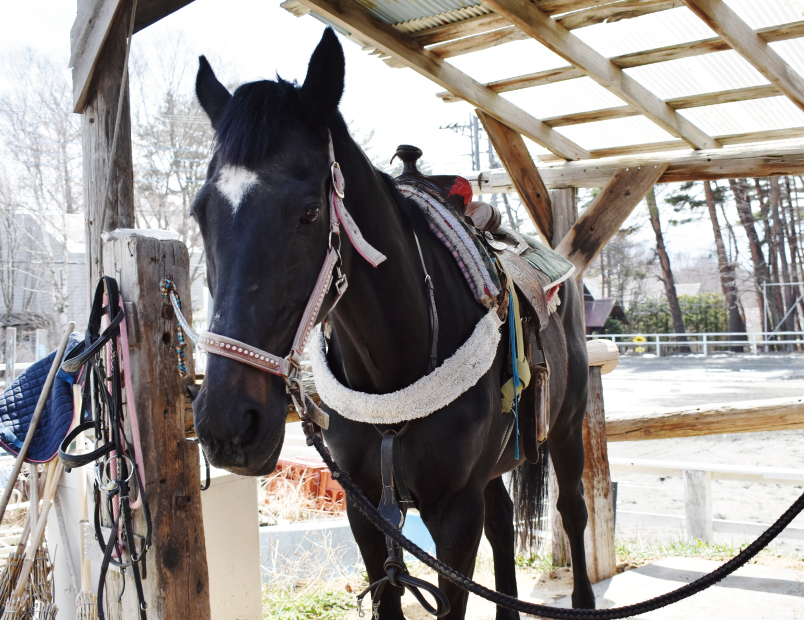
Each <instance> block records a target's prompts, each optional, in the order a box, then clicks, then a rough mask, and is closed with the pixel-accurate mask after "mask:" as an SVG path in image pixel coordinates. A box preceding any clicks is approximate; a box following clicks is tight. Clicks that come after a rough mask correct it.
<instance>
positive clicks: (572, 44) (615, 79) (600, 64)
mask: <svg viewBox="0 0 804 620" xmlns="http://www.w3.org/2000/svg"><path fill="white" fill-rule="evenodd" d="M485 4H486V5H487V6H490V7H491V8H493V9H494V10H495V12H497V13H499V14H501V15H504V16H505V17H507V18H508V19H510V20H511V22H513V24H514V25H515V26H518V27H519V28H520V29H521V30H522V31H523V32H526V33H527V34H529V35H530V36H531V37H533V38H534V39H536V40H537V41H539V42H540V43H541V44H542V45H544V46H546V47H547V48H548V49H550V50H552V51H553V52H555V53H556V54H558V55H559V56H561V57H562V58H564V59H565V60H567V61H568V62H570V63H572V64H573V65H575V66H576V67H579V68H581V69H583V70H584V72H586V74H587V75H588V76H589V77H591V78H592V79H593V80H595V81H596V82H597V83H598V84H600V85H601V86H603V87H604V88H606V89H608V90H609V91H611V92H612V93H614V94H615V95H617V96H618V97H620V98H621V99H622V100H623V101H625V102H626V103H628V104H629V105H631V106H633V107H634V108H635V109H637V110H639V112H640V113H641V114H643V115H644V116H645V117H646V118H648V119H649V120H651V121H653V122H654V123H656V124H657V125H658V126H659V127H661V128H662V129H664V130H665V131H667V132H668V133H670V134H671V135H674V136H676V137H679V138H681V139H683V140H685V141H686V142H688V143H689V144H690V145H691V146H693V147H694V148H698V149H712V148H717V147H718V146H720V145H719V144H718V142H717V141H716V140H715V139H714V138H712V137H711V136H708V135H707V134H706V133H705V132H703V131H701V130H700V129H699V128H698V127H696V126H695V125H694V124H693V123H691V122H690V121H688V120H687V119H686V118H684V117H683V116H681V115H680V114H676V111H675V110H673V109H672V108H671V107H670V106H668V105H667V104H666V103H665V102H664V101H662V100H661V99H659V97H657V96H656V95H654V94H653V93H652V92H651V91H649V90H648V89H647V88H645V87H644V86H642V84H640V83H639V82H637V81H636V80H635V79H634V78H632V77H631V76H630V75H628V74H626V73H624V72H623V70H622V69H620V68H619V67H618V66H617V65H615V64H614V63H612V62H611V61H610V60H609V59H608V58H606V57H605V56H603V55H602V54H600V53H599V52H597V51H596V50H594V49H593V48H592V47H590V46H589V45H587V44H586V43H584V42H583V41H582V40H581V39H579V38H578V37H576V36H575V35H573V34H572V33H571V32H570V31H569V30H567V29H566V28H564V27H563V26H562V25H561V24H558V23H556V22H555V20H553V19H551V18H550V17H548V16H547V15H546V14H544V13H542V12H541V11H540V10H539V9H538V8H536V6H534V5H533V4H531V3H530V2H518V1H517V0H486V3H485Z"/></svg>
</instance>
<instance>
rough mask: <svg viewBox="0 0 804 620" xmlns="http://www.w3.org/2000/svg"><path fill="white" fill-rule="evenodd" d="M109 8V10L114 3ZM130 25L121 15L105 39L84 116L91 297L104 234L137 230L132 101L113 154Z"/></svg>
mask: <svg viewBox="0 0 804 620" xmlns="http://www.w3.org/2000/svg"><path fill="white" fill-rule="evenodd" d="M105 4H106V5H111V2H106V3H105ZM126 22H127V20H126V19H125V15H123V14H121V15H119V19H116V20H115V21H114V22H113V24H112V26H111V28H110V30H109V32H108V33H107V35H106V40H105V44H104V46H103V54H102V55H101V57H100V58H99V61H98V63H97V64H96V65H95V67H94V76H95V77H94V79H93V82H92V84H93V86H92V91H91V94H90V93H88V96H87V98H86V101H85V104H84V108H83V115H82V117H81V143H82V151H83V179H84V183H83V186H84V204H85V205H86V213H87V229H86V240H87V248H86V255H87V267H88V272H89V280H88V282H89V288H90V290H89V292H88V294H89V295H91V294H92V292H93V291H94V290H95V283H96V282H97V278H98V274H99V263H98V260H99V248H100V243H101V235H102V234H103V233H104V232H108V231H111V230H115V229H116V228H133V227H134V225H135V222H134V163H133V159H132V151H131V113H130V106H129V97H128V96H126V97H125V99H124V101H123V108H122V116H121V119H120V131H119V136H118V140H117V151H116V152H115V153H112V143H113V141H114V126H115V120H116V118H117V102H118V98H119V96H120V89H121V87H122V77H123V76H122V68H123V62H124V59H125V55H126V37H127V35H128V24H127V23H126ZM111 160H113V161H114V169H113V171H112V177H111V183H110V184H109V187H108V188H107V187H106V175H107V173H108V168H109V161H111ZM104 191H108V193H109V208H108V209H106V214H105V217H104V207H105V200H104Z"/></svg>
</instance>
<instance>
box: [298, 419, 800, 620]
mask: <svg viewBox="0 0 804 620" xmlns="http://www.w3.org/2000/svg"><path fill="white" fill-rule="evenodd" d="M299 413H300V416H302V415H303V413H302V412H301V411H300V412H299ZM302 420H303V422H302V428H303V429H304V433H305V435H306V436H307V444H308V445H312V446H315V449H316V450H317V451H318V453H319V454H320V455H321V458H322V459H324V462H325V463H326V464H327V467H329V469H330V471H331V472H332V477H333V478H334V479H335V480H337V481H338V482H339V483H340V484H341V486H342V487H343V489H344V491H345V492H346V494H347V495H348V496H349V498H350V499H351V500H352V501H353V502H354V505H355V506H356V507H357V509H358V510H360V512H362V513H363V515H364V516H365V517H366V518H367V519H368V520H369V521H371V523H373V524H374V526H375V527H376V528H377V529H379V530H380V531H381V532H382V533H383V534H385V535H386V536H387V537H388V538H390V539H391V540H393V541H394V542H395V543H396V544H398V545H399V546H400V547H401V548H403V549H405V550H406V551H407V552H408V553H410V554H411V555H412V556H414V557H415V558H417V559H418V560H420V561H421V562H422V563H423V564H425V565H426V566H428V567H430V568H432V569H433V570H434V571H436V572H437V573H438V574H439V575H441V576H442V577H444V578H446V579H448V580H450V581H451V582H452V583H454V584H455V585H457V586H458V587H460V588H463V589H464V590H466V591H467V592H471V593H472V594H476V595H477V596H480V597H482V598H484V599H486V600H488V601H491V602H492V603H494V604H496V605H499V606H501V607H505V608H507V609H511V610H513V611H518V612H521V613H526V614H532V615H535V616H542V617H544V618H551V619H555V620H617V619H619V618H628V617H630V616H637V615H640V614H645V613H648V612H651V611H655V610H657V609H660V608H661V607H666V606H667V605H670V604H672V603H677V602H678V601H681V600H683V599H685V598H689V597H690V596H692V595H693V594H697V593H698V592H701V591H703V590H705V589H707V588H709V587H711V586H713V585H714V584H716V583H717V582H719V581H721V580H722V579H724V578H726V577H728V576H729V575H731V574H732V573H733V572H734V571H736V570H737V569H738V568H740V567H741V566H744V565H745V564H746V563H748V562H749V561H750V560H751V559H752V558H753V557H754V556H756V555H757V554H758V553H759V552H760V551H762V549H764V548H765V547H766V546H767V545H768V544H769V543H770V542H772V541H773V539H774V538H776V537H777V536H778V535H779V534H780V533H781V532H782V530H784V528H786V527H787V526H788V525H790V523H791V522H792V521H793V519H795V518H796V517H797V516H798V515H799V514H800V513H801V512H802V510H804V493H802V495H801V496H800V497H799V498H798V499H797V500H796V501H795V502H793V504H792V505H791V506H790V508H788V509H787V510H786V511H785V512H784V514H783V515H782V516H781V517H779V518H778V519H777V520H776V522H775V523H774V524H773V525H771V526H770V527H769V528H768V529H767V530H765V531H764V532H763V533H762V534H761V535H760V536H759V537H758V538H757V539H756V540H755V541H754V542H752V543H751V544H750V545H748V547H746V548H745V549H744V550H743V551H741V552H740V553H739V554H738V555H736V556H735V557H733V558H732V559H731V560H729V561H728V562H726V563H725V564H723V565H722V566H720V567H718V568H717V569H715V570H714V571H712V572H711V573H709V574H708V575H704V576H703V577H700V578H699V579H696V580H695V581H693V582H692V583H688V584H686V585H684V586H681V587H680V588H677V589H676V590H673V591H672V592H668V593H667V594H662V595H661V596H657V597H655V598H652V599H648V600H647V601H643V602H641V603H635V604H634V605H626V606H624V607H613V608H611V609H566V608H561V607H549V606H547V605H538V604H536V603H528V602H526V601H522V600H519V599H517V598H514V597H512V596H508V595H507V594H502V593H500V592H496V591H494V590H490V589H489V588H486V587H485V586H482V585H480V584H479V583H476V582H474V581H472V580H471V579H469V578H468V577H466V576H464V575H462V574H461V573H459V572H458V571H456V570H454V569H452V568H450V567H449V566H447V565H446V564H444V563H443V562H442V561H440V560H438V559H437V558H434V557H433V556H431V555H430V554H429V553H427V552H426V551H424V550H423V549H422V548H420V547H419V546H418V545H416V544H415V543H414V542H412V541H410V540H409V539H408V538H406V537H405V536H404V534H402V532H400V531H399V530H397V529H396V528H395V527H394V526H393V525H392V524H391V523H390V522H389V521H388V520H387V519H385V518H384V517H383V516H382V515H381V514H380V512H379V510H378V509H377V508H375V507H374V505H373V504H372V503H371V502H370V501H369V500H368V499H367V498H366V496H365V495H364V494H363V492H362V491H361V490H360V487H358V486H357V485H356V484H355V483H354V482H353V481H352V479H351V477H350V476H349V474H348V473H346V472H345V471H343V470H342V469H341V468H340V467H338V464H337V463H335V461H334V460H333V458H332V455H331V454H330V453H329V450H328V449H327V447H326V446H325V445H324V440H323V438H322V437H321V434H320V432H318V431H317V430H316V429H315V427H314V425H313V424H312V423H311V422H310V421H309V418H306V415H305V416H304V417H302Z"/></svg>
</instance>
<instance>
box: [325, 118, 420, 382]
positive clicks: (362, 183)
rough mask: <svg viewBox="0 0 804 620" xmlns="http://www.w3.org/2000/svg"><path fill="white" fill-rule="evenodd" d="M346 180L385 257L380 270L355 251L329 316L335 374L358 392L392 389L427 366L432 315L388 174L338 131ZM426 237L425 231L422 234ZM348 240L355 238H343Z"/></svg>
mask: <svg viewBox="0 0 804 620" xmlns="http://www.w3.org/2000/svg"><path fill="white" fill-rule="evenodd" d="M333 140H334V144H335V154H336V157H337V159H338V161H339V163H340V165H341V169H342V170H343V175H344V179H345V182H346V190H345V193H346V198H345V203H346V207H347V209H348V210H349V212H350V213H351V214H352V217H353V218H354V219H355V222H356V223H357V225H358V226H359V227H360V228H361V231H362V233H363V235H364V236H365V237H366V239H367V240H368V241H369V242H370V243H371V244H372V245H373V246H374V247H376V248H377V249H378V250H379V251H380V252H382V253H383V254H385V256H386V260H385V262H383V263H382V264H380V265H379V267H377V268H374V267H372V266H371V265H369V264H368V263H367V262H366V261H365V260H363V258H362V257H361V256H360V255H359V254H358V253H357V252H356V251H354V249H353V248H351V247H350V248H349V250H350V251H349V252H348V255H347V252H346V250H345V251H344V262H345V266H346V270H347V272H348V278H349V288H348V290H347V292H346V294H345V295H344V296H343V298H342V299H341V301H340V302H339V304H338V305H337V306H336V308H335V309H334V310H333V311H332V312H331V313H330V318H331V320H332V325H333V328H334V340H335V345H336V346H335V347H333V350H334V351H338V353H339V354H334V355H332V354H331V355H330V356H329V357H330V364H331V366H332V371H333V373H334V374H335V375H336V376H337V377H338V379H339V380H340V381H342V382H343V383H344V384H345V385H348V386H349V387H351V388H353V389H357V390H360V391H366V392H374V393H386V392H391V391H395V390H398V389H401V388H402V387H405V386H407V385H409V384H410V383H413V382H414V381H416V380H417V379H419V378H421V377H422V376H423V375H424V374H425V372H426V367H427V360H428V356H429V346H430V319H429V314H428V310H427V303H428V300H427V298H426V297H425V290H424V285H423V275H422V267H421V264H420V261H419V257H418V254H417V253H416V252H417V251H416V249H415V242H414V240H413V236H412V231H411V228H410V226H409V224H408V223H407V222H405V220H404V219H403V217H402V214H401V213H400V211H399V209H398V207H397V205H396V203H395V200H394V197H393V196H392V194H391V191H390V189H389V188H388V186H387V185H386V182H385V180H384V178H383V177H382V176H381V174H380V173H379V172H378V171H377V170H376V169H375V168H374V167H373V166H372V165H371V163H370V162H369V161H368V159H367V158H366V156H365V154H364V153H363V151H362V150H361V149H360V147H359V146H357V144H355V143H354V141H353V140H352V139H351V138H349V137H348V134H346V132H345V131H344V132H337V135H336V131H333ZM420 236H421V235H420ZM342 243H344V244H347V243H348V238H347V237H346V236H345V235H343V237H342Z"/></svg>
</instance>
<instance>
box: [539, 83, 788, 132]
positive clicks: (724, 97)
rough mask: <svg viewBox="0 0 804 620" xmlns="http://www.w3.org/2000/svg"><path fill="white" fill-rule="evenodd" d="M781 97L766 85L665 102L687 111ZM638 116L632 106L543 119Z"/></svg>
mask: <svg viewBox="0 0 804 620" xmlns="http://www.w3.org/2000/svg"><path fill="white" fill-rule="evenodd" d="M779 96H781V93H780V92H779V89H777V88H776V87H775V86H774V85H773V84H765V85H763V86H748V87H746V88H734V89H731V90H721V91H716V92H712V93H703V94H700V95H688V96H686V97H675V98H673V99H665V100H664V102H665V103H666V104H667V105H669V106H670V107H671V108H673V109H674V110H687V109H689V108H700V107H704V106H709V105H717V104H721V103H733V102H735V101H750V100H752V99H765V98H767V97H779ZM638 115H639V112H638V111H637V110H635V109H634V108H632V107H631V106H630V105H624V106H618V107H616V108H604V109H601V110H590V111H589V112H576V113H574V114H563V115H561V116H553V117H551V118H544V119H542V122H543V123H545V124H547V125H550V127H566V126H567V125H581V124H583V123H594V122H596V121H604V120H610V119H613V118H627V117H630V116H638Z"/></svg>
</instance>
